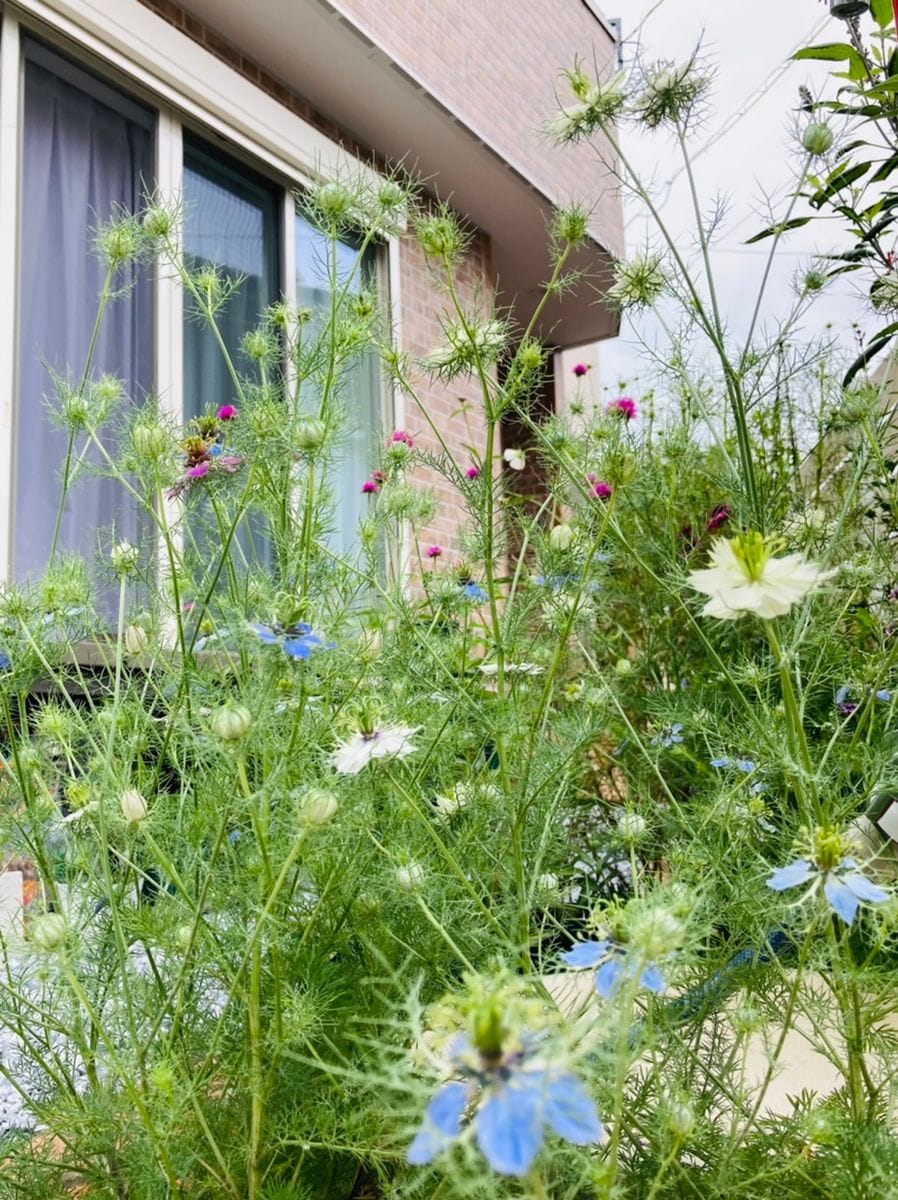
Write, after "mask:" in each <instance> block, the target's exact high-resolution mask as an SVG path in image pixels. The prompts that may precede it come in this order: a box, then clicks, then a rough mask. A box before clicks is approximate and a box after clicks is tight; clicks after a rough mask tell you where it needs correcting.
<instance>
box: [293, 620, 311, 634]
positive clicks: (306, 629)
mask: <svg viewBox="0 0 898 1200" xmlns="http://www.w3.org/2000/svg"><path fill="white" fill-rule="evenodd" d="M287 632H288V633H291V634H295V633H299V634H305V633H311V632H312V626H311V625H309V624H308V622H307V621H297V622H296V624H295V625H291V626H290V628H289V630H288V631H287Z"/></svg>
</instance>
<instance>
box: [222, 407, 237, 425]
mask: <svg viewBox="0 0 898 1200" xmlns="http://www.w3.org/2000/svg"><path fill="white" fill-rule="evenodd" d="M237 416H239V409H238V408H237V406H236V405H235V404H223V405H222V406H221V408H220V409H219V410H218V419H219V421H233V420H234V418H235V417H237Z"/></svg>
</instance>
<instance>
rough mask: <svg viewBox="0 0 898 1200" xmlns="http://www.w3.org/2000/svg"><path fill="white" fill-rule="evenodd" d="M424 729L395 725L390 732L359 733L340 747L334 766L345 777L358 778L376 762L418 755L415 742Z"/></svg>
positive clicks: (387, 730) (336, 753) (334, 755)
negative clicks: (383, 759) (377, 760)
mask: <svg viewBox="0 0 898 1200" xmlns="http://www.w3.org/2000/svg"><path fill="white" fill-rule="evenodd" d="M420 728H421V726H420V725H416V726H414V727H412V726H410V725H394V726H392V728H389V729H373V730H371V732H370V733H361V732H359V733H356V734H354V735H353V736H352V737H351V738H350V739H349V741H348V742H344V743H343V745H342V746H338V747H337V749H336V750H335V751H334V753H333V754H332V756H331V762H332V763H333V764H334V767H335V768H336V770H337V771H339V772H340V774H341V775H358V773H359V771H361V770H362V768H363V767H367V765H368V763H369V762H371V761H372V760H373V759H375V758H407V757H408V755H409V754H414V753H415V747H414V746H413V745H412V744H411V739H412V737H413V736H414V735H415V734H416V733H417V732H418V730H419V729H420Z"/></svg>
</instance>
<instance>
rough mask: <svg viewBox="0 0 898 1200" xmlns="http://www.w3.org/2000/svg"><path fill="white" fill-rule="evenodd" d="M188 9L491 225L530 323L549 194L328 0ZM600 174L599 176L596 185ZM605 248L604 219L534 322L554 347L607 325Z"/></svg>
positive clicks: (496, 259) (512, 298)
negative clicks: (574, 275) (567, 282)
mask: <svg viewBox="0 0 898 1200" xmlns="http://www.w3.org/2000/svg"><path fill="white" fill-rule="evenodd" d="M182 4H183V6H184V8H185V9H186V10H187V11H188V12H189V13H190V14H192V15H194V16H195V17H196V18H197V19H198V20H200V21H202V22H203V23H204V24H205V25H207V26H209V27H210V28H212V29H214V30H215V31H216V32H217V33H219V34H220V35H221V36H222V37H224V38H226V39H227V40H228V41H229V42H231V43H232V44H233V45H235V46H239V47H240V50H241V52H242V53H243V54H244V55H245V56H246V58H247V59H250V60H252V61H253V62H255V63H257V64H258V65H259V66H261V67H263V68H264V69H265V70H266V71H267V72H269V73H270V74H271V75H273V76H275V77H276V78H278V79H280V80H282V81H283V83H284V84H285V85H286V86H287V87H289V88H290V89H291V90H292V91H295V92H296V93H298V94H299V95H300V96H302V97H304V98H305V99H306V100H307V101H308V102H309V103H310V104H311V105H312V106H313V107H314V108H315V109H316V110H317V111H318V112H320V113H321V114H322V115H323V116H325V117H327V118H329V119H330V120H331V121H333V122H334V124H335V125H337V126H339V127H340V128H341V129H342V130H344V131H345V132H346V134H347V135H348V136H350V137H351V138H353V139H354V140H355V141H356V142H357V143H358V145H359V147H361V148H362V150H360V153H363V154H364V152H365V151H370V150H373V151H374V152H375V153H376V154H377V155H378V156H379V157H381V158H383V159H386V160H389V161H391V162H401V163H402V164H403V165H404V166H405V167H406V168H407V169H409V170H411V171H413V172H414V173H416V174H417V175H418V176H419V177H420V178H421V179H422V180H423V181H424V183H425V186H427V187H428V188H429V189H431V190H432V191H433V192H434V193H436V194H438V195H439V196H441V197H442V198H444V199H448V200H450V201H451V202H452V204H453V206H454V207H455V208H456V209H457V210H458V211H459V212H461V213H463V214H466V215H467V216H468V217H469V219H470V220H471V221H472V222H473V223H474V224H475V225H477V226H478V228H480V229H482V230H483V231H484V232H485V233H487V234H488V235H489V237H490V239H491V249H492V266H493V271H494V274H495V278H496V282H497V286H498V290H499V293H500V300H501V303H503V304H504V305H508V306H513V310H514V315H515V318H516V320H517V321H518V322H519V323H522V324H526V323H527V322H528V321H529V319H530V317H531V316H532V314H533V312H534V311H535V309H536V306H537V304H538V302H539V300H540V298H541V296H542V291H543V285H544V284H545V282H546V281H547V280H548V278H549V276H550V272H551V262H550V254H549V250H548V236H547V230H548V225H549V222H550V220H551V215H552V210H553V205H552V200H551V198H550V197H548V196H547V195H546V194H545V193H544V191H543V190H542V189H540V188H539V187H538V186H537V185H536V184H535V183H534V182H533V181H532V180H531V179H529V178H528V177H527V173H526V168H525V165H522V164H519V163H511V162H509V161H508V159H507V158H506V157H504V156H503V155H502V153H501V152H500V151H499V150H498V149H497V148H496V147H495V146H493V145H491V144H490V142H489V141H488V140H487V139H486V138H485V137H484V136H482V135H481V134H479V133H478V132H477V130H476V129H474V128H472V125H471V123H470V122H469V121H466V120H464V119H462V117H461V116H460V115H459V114H458V113H455V112H453V111H452V110H451V109H450V107H449V106H448V105H446V104H445V103H443V102H441V100H440V99H439V98H438V97H436V96H434V95H433V94H432V92H430V91H429V90H428V87H427V84H426V81H425V80H422V79H417V78H415V77H413V75H412V74H411V73H410V72H409V71H408V70H406V69H405V68H403V67H402V66H400V65H399V64H398V63H397V62H396V61H394V59H393V58H391V57H390V56H389V55H388V54H387V53H385V51H384V50H382V49H381V48H380V47H379V46H377V45H375V44H374V43H373V42H372V41H371V40H370V39H369V38H367V37H365V35H364V34H363V33H362V32H361V31H360V30H359V29H358V28H357V27H356V26H355V25H354V24H353V23H352V22H350V21H349V20H347V19H345V18H344V17H343V16H341V14H340V13H339V12H338V11H337V10H336V8H334V7H333V6H332V5H331V4H329V3H328V2H327V0H290V2H289V3H288V2H286V0H255V2H254V3H253V4H252V5H247V4H245V3H244V2H243V0H182ZM602 183H603V180H602V179H599V180H598V181H597V186H598V187H601V186H602ZM611 261H612V259H611V254H610V252H609V250H608V249H607V248H606V247H605V246H604V245H603V240H602V236H601V230H598V229H592V230H591V236H590V238H589V240H588V242H587V243H586V244H585V245H584V246H582V247H580V248H579V249H578V250H577V251H576V253H575V254H574V255H573V256H572V259H571V267H572V268H573V269H574V270H576V271H578V272H581V273H582V279H581V281H580V283H579V284H578V286H577V287H576V288H575V289H573V290H571V291H569V292H567V293H565V294H564V295H563V296H560V297H554V298H552V299H551V300H550V301H549V302H548V303H547V305H546V307H545V309H544V312H543V315H542V319H541V321H540V328H539V332H540V334H541V336H542V337H543V338H545V339H546V340H547V341H548V342H550V343H552V344H553V345H557V346H570V345H579V344H583V343H586V342H590V341H597V340H599V339H602V338H606V337H611V336H614V335H615V334H616V333H617V319H616V316H615V314H614V313H613V312H612V311H611V310H610V309H609V308H608V307H607V306H606V305H605V304H603V303H602V301H601V297H602V295H603V294H604V291H605V287H606V286H607V283H608V279H609V275H610V269H611Z"/></svg>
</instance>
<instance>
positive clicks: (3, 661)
mask: <svg viewBox="0 0 898 1200" xmlns="http://www.w3.org/2000/svg"><path fill="white" fill-rule="evenodd" d="M11 666H12V659H11V658H10V657H9V655H8V654H4V652H3V651H2V650H0V671H8V670H9V668H10V667H11Z"/></svg>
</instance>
